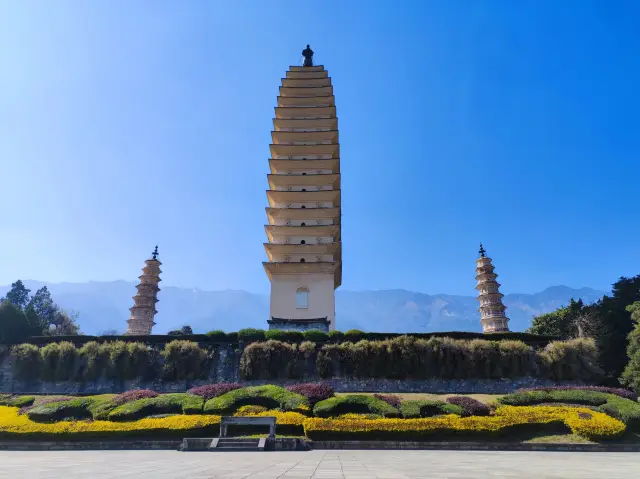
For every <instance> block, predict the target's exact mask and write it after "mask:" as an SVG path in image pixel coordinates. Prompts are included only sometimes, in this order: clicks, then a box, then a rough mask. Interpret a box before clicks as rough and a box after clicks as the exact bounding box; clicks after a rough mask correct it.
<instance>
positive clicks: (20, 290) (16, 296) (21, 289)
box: [4, 280, 31, 309]
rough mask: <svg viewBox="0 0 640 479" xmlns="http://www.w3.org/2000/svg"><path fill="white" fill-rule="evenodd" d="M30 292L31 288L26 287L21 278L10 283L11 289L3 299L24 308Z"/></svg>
mask: <svg viewBox="0 0 640 479" xmlns="http://www.w3.org/2000/svg"><path fill="white" fill-rule="evenodd" d="M30 292H31V290H30V289H27V288H26V287H25V285H24V284H23V283H22V281H21V280H18V281H16V282H15V283H12V284H11V289H10V290H9V292H8V293H7V296H5V298H4V299H5V300H6V301H9V302H10V303H11V304H13V305H14V306H17V307H18V308H19V309H25V308H26V307H27V304H28V303H29V293H30Z"/></svg>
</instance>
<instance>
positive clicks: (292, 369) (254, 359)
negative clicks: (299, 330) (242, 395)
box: [240, 340, 315, 379]
mask: <svg viewBox="0 0 640 479" xmlns="http://www.w3.org/2000/svg"><path fill="white" fill-rule="evenodd" d="M314 352H315V344H314V343H311V342H309V341H305V342H303V343H301V344H300V345H298V344H295V343H294V344H291V343H283V342H282V341H273V340H269V341H266V342H254V343H251V344H249V345H248V346H247V347H245V348H244V350H243V351H242V356H241V357H240V374H241V375H242V378H243V379H275V378H301V377H302V376H303V375H304V370H305V361H306V360H307V359H309V358H310V357H311V355H312V354H313V353H314Z"/></svg>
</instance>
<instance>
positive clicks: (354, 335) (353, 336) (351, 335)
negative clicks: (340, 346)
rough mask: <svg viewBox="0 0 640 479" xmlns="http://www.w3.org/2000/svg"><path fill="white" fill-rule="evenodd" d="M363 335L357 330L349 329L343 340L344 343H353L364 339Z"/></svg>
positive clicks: (362, 332)
mask: <svg viewBox="0 0 640 479" xmlns="http://www.w3.org/2000/svg"><path fill="white" fill-rule="evenodd" d="M364 336H365V333H364V331H360V330H359V329H350V330H349V331H346V332H345V333H344V339H345V340H346V341H352V342H354V343H356V342H358V341H360V340H361V339H364Z"/></svg>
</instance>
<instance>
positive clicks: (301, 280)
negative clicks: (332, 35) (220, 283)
mask: <svg viewBox="0 0 640 479" xmlns="http://www.w3.org/2000/svg"><path fill="white" fill-rule="evenodd" d="M302 55H303V56H304V65H303V66H291V67H290V68H289V71H287V73H286V78H283V79H282V86H281V87H280V95H279V96H278V103H277V106H276V108H275V118H274V119H273V131H272V132H271V137H272V144H271V145H270V149H271V158H270V159H269V167H270V169H271V173H270V174H269V175H267V179H268V181H269V189H268V190H267V198H268V200H269V206H268V207H267V208H266V212H267V219H268V223H269V224H268V225H266V226H265V230H266V233H267V238H268V243H265V245H264V247H265V250H266V252H267V257H268V261H267V262H265V263H263V264H264V268H265V270H266V272H267V275H268V277H269V280H270V281H271V306H270V318H269V320H268V323H269V328H270V329H283V330H309V329H319V330H324V331H328V330H332V329H334V328H335V289H336V288H337V287H338V286H340V284H341V282H342V245H341V240H340V146H339V144H338V118H337V117H336V107H335V98H334V96H333V87H332V85H331V78H329V76H328V72H327V71H326V70H325V69H324V67H323V66H321V65H314V64H313V51H312V50H311V48H309V45H307V48H306V49H305V50H304V51H303V52H302Z"/></svg>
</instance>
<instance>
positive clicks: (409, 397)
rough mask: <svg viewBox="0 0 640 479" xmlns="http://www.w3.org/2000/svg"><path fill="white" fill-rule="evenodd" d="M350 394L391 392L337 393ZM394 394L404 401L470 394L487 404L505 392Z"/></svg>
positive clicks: (440, 398)
mask: <svg viewBox="0 0 640 479" xmlns="http://www.w3.org/2000/svg"><path fill="white" fill-rule="evenodd" d="M348 394H366V395H368V396H372V395H374V394H389V393H356V392H352V393H336V396H346V395H348ZM393 395H394V396H399V397H400V398H401V399H402V400H403V401H416V400H425V399H427V400H428V399H432V400H440V401H444V400H445V399H447V398H448V397H451V396H469V397H471V398H473V399H477V400H478V401H481V402H483V403H485V404H490V403H492V402H493V401H495V400H497V399H499V398H501V397H502V396H504V394H430V393H397V394H396V393H394V394H393Z"/></svg>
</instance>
